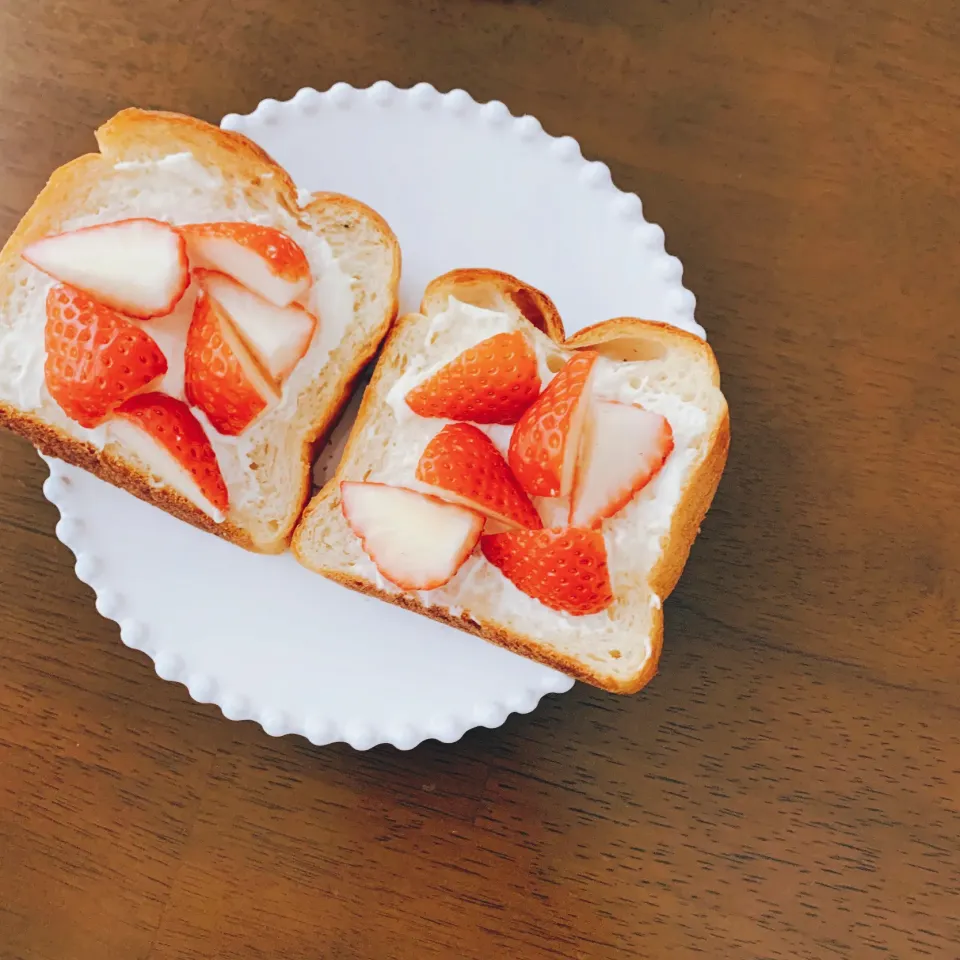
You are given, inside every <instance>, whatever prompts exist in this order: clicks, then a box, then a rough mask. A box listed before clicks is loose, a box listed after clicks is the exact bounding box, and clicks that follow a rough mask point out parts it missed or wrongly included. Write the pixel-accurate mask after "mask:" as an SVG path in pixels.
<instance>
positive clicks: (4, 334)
mask: <svg viewBox="0 0 960 960" xmlns="http://www.w3.org/2000/svg"><path fill="white" fill-rule="evenodd" d="M97 139H98V142H99V145H100V153H97V154H90V155H87V156H84V157H80V158H79V159H77V160H75V161H73V162H72V163H69V164H67V165H66V166H65V167H62V168H60V169H59V170H58V171H56V172H55V173H54V175H53V176H52V177H51V179H50V181H49V183H48V184H47V186H46V188H45V189H44V190H43V192H42V193H41V194H40V196H39V197H38V198H37V200H36V202H35V203H34V205H33V207H32V208H31V210H30V211H29V212H28V213H27V215H26V216H25V217H24V219H23V220H22V221H21V223H20V226H19V227H18V228H17V230H16V232H15V233H14V234H13V236H12V237H11V238H10V240H9V241H8V243H7V244H6V246H5V247H4V249H3V252H2V254H0V421H2V422H4V423H5V424H6V425H7V426H10V427H12V428H13V429H15V430H17V431H18V432H20V433H23V434H24V435H26V436H28V437H29V438H30V439H31V440H32V441H33V442H34V443H35V444H37V445H38V446H40V447H41V448H42V449H44V450H45V452H47V453H50V454H52V455H54V456H60V457H63V458H64V459H67V460H70V461H72V462H74V463H78V464H79V465H81V466H84V467H86V468H87V469H91V470H93V471H94V472H97V473H99V474H100V475H101V476H103V477H105V478H106V479H108V480H110V481H111V482H114V483H117V484H118V485H120V486H124V487H126V488H127V489H129V490H131V491H132V492H134V493H136V494H137V495H139V496H141V497H143V498H144V499H148V500H152V501H153V502H155V503H157V504H158V505H160V506H163V507H164V508H166V509H168V510H169V511H170V512H172V513H175V514H176V515H178V516H181V517H182V518H184V519H187V520H189V521H191V522H194V523H195V524H197V525H199V526H202V527H204V528H205V529H208V530H211V531H212V532H215V533H219V534H220V535H222V536H225V537H227V538H228V539H231V540H234V541H236V542H238V543H241V544H242V545H244V546H247V547H250V548H252V549H256V550H261V551H264V552H277V551H279V550H282V549H284V547H285V546H286V543H287V541H288V539H289V536H290V532H291V530H292V528H293V525H294V523H295V522H296V520H297V518H298V516H299V514H300V512H301V510H302V507H303V504H304V502H305V500H306V497H307V494H308V490H309V486H308V484H309V470H310V462H311V459H312V454H313V449H314V447H315V444H316V442H317V441H318V440H319V439H321V438H322V437H323V435H324V434H325V432H326V430H327V429H328V427H329V426H330V425H331V424H332V422H334V420H335V418H336V415H337V413H338V411H339V409H340V407H341V406H342V404H343V403H344V401H345V400H346V398H347V397H348V395H349V392H350V388H351V385H352V383H353V381H354V379H355V377H356V375H357V373H358V372H359V371H360V370H361V369H362V367H363V366H364V364H365V363H366V362H367V361H368V360H369V359H370V358H371V357H372V355H373V354H374V353H375V351H376V349H377V348H378V346H379V344H380V342H381V340H382V338H383V337H384V335H385V334H386V332H387V330H388V329H389V326H390V324H391V322H392V321H393V319H394V317H395V315H396V304H397V299H396V297H397V283H398V279H399V268H400V254H399V247H398V245H397V242H396V238H395V237H394V236H393V234H392V232H391V231H390V229H389V227H388V226H387V225H386V223H385V222H384V221H383V220H382V218H381V217H380V216H379V215H378V214H376V213H375V212H374V211H373V210H371V209H369V208H368V207H366V206H364V205H363V204H361V203H359V202H357V201H355V200H352V199H350V198H348V197H343V196H339V195H335V194H313V195H307V196H303V195H302V194H298V192H297V190H296V187H295V186H294V184H293V183H292V181H291V180H290V178H289V176H288V175H287V174H286V172H285V171H284V170H283V169H282V168H281V167H279V166H278V165H277V164H276V163H274V162H273V161H272V160H271V159H270V158H269V157H268V156H267V155H266V154H265V153H264V152H263V151H262V150H260V149H259V148H258V147H257V146H255V145H254V144H253V143H252V142H250V141H249V140H247V139H246V138H245V137H242V136H240V135H238V134H234V133H229V132H226V131H222V130H219V129H218V128H216V127H213V126H211V125H209V124H206V123H202V122H200V121H197V120H193V119H192V118H189V117H183V116H179V115H176V114H163V113H154V112H148V111H141V110H125V111H123V112H121V113H120V114H118V115H117V116H116V117H114V118H113V119H112V120H110V121H109V122H108V123H107V124H105V125H104V126H103V127H101V128H100V130H98V131H97ZM138 216H139V217H153V218H156V219H159V220H164V221H167V222H170V223H172V224H174V225H180V224H185V223H197V222H205V221H216V220H245V221H250V222H255V223H258V224H263V225H266V226H271V227H275V228H277V229H279V230H281V231H283V232H284V233H286V234H288V235H289V236H291V237H292V238H293V239H294V240H295V241H296V242H297V243H298V244H300V246H301V247H302V248H303V249H304V252H305V253H306V254H307V257H308V259H309V261H310V266H311V271H312V274H313V277H314V280H315V284H314V287H313V289H312V291H311V293H310V295H309V299H308V302H307V306H308V307H309V308H310V309H311V310H312V311H313V312H315V313H316V315H317V316H318V319H319V324H318V329H317V332H316V334H315V335H314V337H313V339H312V341H311V343H310V346H309V347H308V349H307V353H306V354H305V356H304V357H303V358H302V359H301V360H300V362H299V363H298V365H297V366H296V367H295V369H294V370H293V372H292V373H291V375H290V377H289V379H288V380H287V381H286V382H285V383H284V385H283V391H282V397H281V399H280V401H279V403H277V404H275V405H273V406H272V407H271V408H270V409H268V411H267V412H265V413H264V414H263V415H261V416H260V417H259V418H258V419H257V420H256V421H255V422H254V423H253V424H252V425H251V426H250V427H249V428H248V429H247V430H246V431H245V432H244V433H243V434H242V435H241V436H240V437H238V438H229V437H222V436H221V435H219V434H217V433H216V431H214V430H213V429H212V427H209V425H208V424H206V423H205V426H206V427H207V433H208V435H209V437H210V440H211V442H212V444H213V446H214V449H215V451H216V453H217V458H218V461H219V462H220V466H221V471H222V472H223V475H224V479H225V481H226V482H227V486H228V490H229V494H230V509H229V512H228V514H227V516H226V517H225V518H211V517H209V516H208V515H207V514H206V513H205V512H204V511H203V510H202V509H199V508H198V507H197V505H195V504H191V503H189V501H187V500H185V499H184V498H183V497H182V496H180V495H178V494H177V493H176V492H175V491H172V490H170V489H166V488H164V487H163V484H162V483H161V481H160V478H159V477H157V476H154V475H152V474H151V473H150V470H149V468H148V466H147V464H146V463H144V462H143V461H142V460H140V459H139V458H138V457H137V455H136V453H135V452H134V451H132V450H130V449H128V448H127V447H125V446H124V444H123V442H122V438H121V437H120V436H119V435H117V436H113V435H112V432H111V430H110V426H109V423H107V424H106V425H103V426H101V427H98V428H96V429H95V430H83V429H82V428H80V427H79V426H78V425H77V424H75V423H74V422H73V421H71V420H70V419H69V418H68V417H67V416H66V415H65V414H64V413H63V411H62V410H61V409H60V408H59V407H58V406H57V405H56V404H55V403H54V402H53V401H52V399H51V398H50V395H49V393H48V392H47V390H46V386H45V384H44V380H43V359H44V349H43V328H44V323H45V315H44V306H43V304H44V298H45V296H46V292H47V290H48V289H49V288H50V286H51V284H52V283H53V281H52V280H51V278H49V277H47V276H46V275H45V274H43V273H41V272H40V271H39V270H37V269H36V268H34V267H32V266H31V265H30V264H28V263H26V262H25V261H24V260H23V259H22V258H21V256H20V252H21V251H22V249H23V248H24V246H26V245H27V244H29V243H30V242H32V241H33V240H36V239H39V238H41V237H44V236H49V235H52V234H55V233H59V232H62V231H65V230H70V229H74V228H77V227H81V226H90V225H92V224H95V223H103V222H108V221H113V220H119V219H125V218H128V217H138ZM195 296H196V288H195V285H191V287H190V289H188V291H187V293H186V294H185V295H184V297H183V299H182V300H181V301H180V303H179V304H178V305H177V307H176V309H175V310H174V311H173V313H172V314H170V315H169V316H167V317H162V318H157V319H154V320H150V321H146V322H144V324H143V328H144V329H145V330H146V331H147V332H149V333H150V334H151V335H152V336H154V338H155V339H156V340H157V342H158V344H159V345H160V347H161V349H162V350H163V351H164V352H165V353H166V354H167V358H168V363H169V364H170V370H169V372H168V375H167V377H166V378H165V379H164V382H163V384H162V385H161V389H163V390H164V391H165V392H169V393H171V394H174V395H182V378H183V362H182V352H183V343H184V341H185V335H186V328H187V326H188V324H189V321H190V316H191V313H192V307H193V302H194V299H195ZM200 419H201V422H204V420H203V417H202V416H201V417H200Z"/></svg>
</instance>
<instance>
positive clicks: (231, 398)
mask: <svg viewBox="0 0 960 960" xmlns="http://www.w3.org/2000/svg"><path fill="white" fill-rule="evenodd" d="M184 390H185V393H186V396H187V402H188V403H189V404H191V405H192V406H194V407H198V408H199V409H200V410H202V411H203V412H204V413H205V414H206V415H207V419H208V420H209V421H210V424H211V425H212V426H213V428H214V430H216V431H217V432H218V433H222V434H225V435H226V436H237V434H240V433H243V431H244V430H246V428H247V427H248V426H249V425H250V423H251V422H252V421H253V420H255V419H256V418H257V417H258V416H259V415H260V414H261V413H263V411H264V410H266V408H267V406H268V405H269V404H271V403H273V402H274V401H276V400H277V399H278V395H277V392H276V387H275V386H274V384H273V383H272V381H270V380H269V379H268V378H267V377H266V376H265V375H264V373H263V371H262V370H261V369H260V367H259V366H258V365H257V363H256V361H255V360H254V359H253V357H252V356H251V355H250V352H249V351H248V350H247V348H246V347H245V346H244V344H243V342H242V341H241V340H240V338H239V337H238V336H237V334H236V332H235V331H234V329H233V327H232V326H231V324H230V322H229V320H228V319H227V318H226V317H225V316H224V314H223V312H222V311H221V310H220V308H219V307H218V305H217V302H216V301H215V300H213V299H212V298H211V297H208V296H207V295H206V294H204V293H203V292H201V293H200V295H199V296H198V297H197V303H196V306H195V307H194V310H193V320H192V321H191V323H190V329H189V330H188V331H187V346H186V351H185V354H184Z"/></svg>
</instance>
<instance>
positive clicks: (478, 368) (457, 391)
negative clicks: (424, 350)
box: [407, 331, 540, 423]
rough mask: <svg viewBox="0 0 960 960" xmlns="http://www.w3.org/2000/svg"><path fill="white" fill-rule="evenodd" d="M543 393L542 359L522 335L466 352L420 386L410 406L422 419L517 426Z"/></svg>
mask: <svg viewBox="0 0 960 960" xmlns="http://www.w3.org/2000/svg"><path fill="white" fill-rule="evenodd" d="M539 393H540V374H539V373H538V371H537V355H536V354H535V353H534V352H533V347H531V346H530V343H529V342H528V340H527V338H526V337H525V336H524V335H523V334H522V333H520V332H519V331H518V332H515V333H498V334H496V335H495V336H492V337H489V338H488V339H486V340H481V341H480V343H478V344H477V345H476V346H475V347H471V348H470V349H469V350H465V351H464V352H463V353H461V354H460V355H459V356H458V357H455V358H454V359H453V360H451V361H450V363H448V364H446V365H445V366H443V367H441V368H440V369H439V370H438V371H437V372H436V373H434V374H433V375H431V376H430V377H428V378H427V379H426V380H424V381H423V382H422V383H420V384H418V385H417V386H416V387H414V388H413V389H412V390H411V391H410V392H409V393H408V394H407V405H408V406H409V407H410V409H411V410H412V411H413V412H414V413H416V414H419V415H420V416H421V417H439V418H442V419H444V420H471V421H473V422H474V423H516V422H517V418H518V417H519V416H520V415H521V414H522V413H523V411H524V410H526V409H527V407H529V406H530V404H531V403H533V401H534V400H536V399H537V394H539Z"/></svg>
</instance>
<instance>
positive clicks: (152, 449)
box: [111, 393, 229, 514]
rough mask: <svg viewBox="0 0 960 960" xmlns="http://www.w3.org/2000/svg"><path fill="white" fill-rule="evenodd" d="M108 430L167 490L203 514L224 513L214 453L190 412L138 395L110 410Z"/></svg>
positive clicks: (160, 397) (168, 400) (155, 396)
mask: <svg viewBox="0 0 960 960" xmlns="http://www.w3.org/2000/svg"><path fill="white" fill-rule="evenodd" d="M115 416H116V418H117V420H116V421H115V422H114V423H113V424H112V428H111V429H113V430H114V431H115V432H116V434H117V435H118V437H119V439H120V441H121V443H122V444H123V446H124V447H125V448H126V449H128V450H131V451H133V452H134V453H135V454H136V455H137V456H138V457H139V458H140V459H141V460H142V461H143V462H144V463H145V464H146V465H147V467H148V468H149V469H150V470H151V471H152V472H153V473H155V474H156V475H157V476H158V477H159V478H160V479H161V480H162V481H163V482H164V483H165V484H166V485H167V486H169V487H172V488H173V489H174V490H176V491H177V492H178V493H180V494H182V495H183V496H184V497H186V498H187V499H188V500H189V501H190V502H191V503H193V504H196V505H197V506H199V507H200V508H201V509H203V510H204V511H205V512H206V513H210V514H214V513H217V512H220V513H225V512H226V510H227V507H228V506H229V498H228V496H227V485H226V484H225V483H224V482H223V475H222V474H221V473H220V467H219V465H218V464H217V455H216V454H215V453H214V451H213V447H212V446H211V445H210V441H209V440H208V439H207V435H206V434H205V433H204V432H203V427H202V426H201V425H200V421H199V420H197V418H196V417H195V416H194V415H193V413H192V411H191V410H190V408H189V407H188V406H187V405H186V404H185V403H184V402H183V401H182V400H177V399H175V398H174V397H168V396H167V395H166V394H164V393H141V394H139V395H138V396H136V397H132V398H131V399H130V400H128V401H127V402H126V403H124V404H122V405H121V406H120V407H118V408H117V410H116V411H115Z"/></svg>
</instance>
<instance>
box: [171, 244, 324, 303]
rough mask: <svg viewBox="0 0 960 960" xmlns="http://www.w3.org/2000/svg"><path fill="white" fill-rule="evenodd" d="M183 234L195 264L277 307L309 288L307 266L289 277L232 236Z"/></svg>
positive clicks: (192, 261) (309, 280)
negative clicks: (237, 282)
mask: <svg viewBox="0 0 960 960" xmlns="http://www.w3.org/2000/svg"><path fill="white" fill-rule="evenodd" d="M186 236H187V249H188V250H189V252H190V262H191V263H192V264H193V266H194V267H204V268H206V269H209V270H215V271H217V272H219V273H225V274H227V275H228V276H230V277H233V278H234V279H235V280H237V281H239V282H240V283H242V284H243V285H244V286H245V287H247V288H248V289H250V290H252V291H253V292H254V293H257V294H259V295H260V296H261V297H263V298H264V299H265V300H269V301H270V302H271V303H273V304H275V305H276V306H278V307H285V306H287V304H290V303H293V301H294V300H297V299H298V298H300V297H302V296H303V294H305V293H306V292H307V290H308V289H309V288H310V284H311V277H310V271H309V269H305V271H303V272H301V273H300V275H299V276H297V277H296V278H294V279H291V278H289V277H284V276H280V275H279V274H278V273H277V272H276V271H275V270H274V269H273V267H272V265H271V263H270V261H269V260H268V259H267V258H266V257H264V256H262V255H261V254H260V253H258V252H257V251H256V250H253V249H251V248H250V247H248V246H244V244H242V243H240V242H238V241H237V240H235V239H232V238H230V237H217V236H202V235H197V234H195V233H191V232H189V231H188V232H187V234H186Z"/></svg>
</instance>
